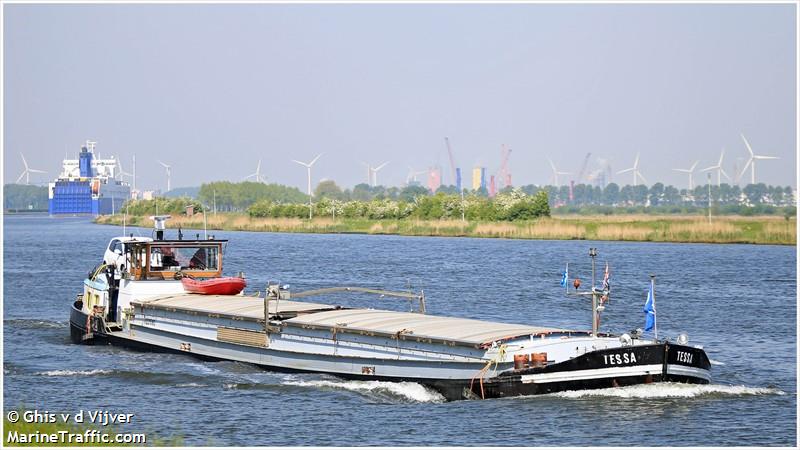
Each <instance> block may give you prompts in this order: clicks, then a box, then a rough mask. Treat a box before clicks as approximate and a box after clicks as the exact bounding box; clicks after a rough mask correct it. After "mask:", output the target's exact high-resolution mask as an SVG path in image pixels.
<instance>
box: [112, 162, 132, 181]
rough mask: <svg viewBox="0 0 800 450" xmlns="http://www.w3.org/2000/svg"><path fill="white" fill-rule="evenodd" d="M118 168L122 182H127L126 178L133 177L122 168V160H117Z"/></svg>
mask: <svg viewBox="0 0 800 450" xmlns="http://www.w3.org/2000/svg"><path fill="white" fill-rule="evenodd" d="M115 159H116V158H115ZM117 167H119V178H120V180H122V181H125V177H133V174H130V173H128V172H125V169H123V168H122V160H121V159H117Z"/></svg>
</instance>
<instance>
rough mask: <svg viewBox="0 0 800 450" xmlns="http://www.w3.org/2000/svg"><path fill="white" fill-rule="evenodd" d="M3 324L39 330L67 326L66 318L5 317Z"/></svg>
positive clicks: (10, 326)
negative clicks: (57, 319)
mask: <svg viewBox="0 0 800 450" xmlns="http://www.w3.org/2000/svg"><path fill="white" fill-rule="evenodd" d="M3 324H4V325H5V326H6V327H9V328H20V329H28V330H40V329H43V328H67V327H68V326H69V322H67V321H66V320H59V321H56V320H41V319H5V320H3Z"/></svg>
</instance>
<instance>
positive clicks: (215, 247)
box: [125, 240, 227, 280]
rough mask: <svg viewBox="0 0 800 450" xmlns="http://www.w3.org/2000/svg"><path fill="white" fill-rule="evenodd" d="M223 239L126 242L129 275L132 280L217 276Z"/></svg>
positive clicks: (220, 270) (220, 272)
mask: <svg viewBox="0 0 800 450" xmlns="http://www.w3.org/2000/svg"><path fill="white" fill-rule="evenodd" d="M225 243H227V241H226V240H201V241H184V240H178V241H172V240H156V241H150V242H128V243H126V245H125V252H126V259H127V260H128V261H129V269H128V276H129V277H130V278H131V279H133V280H174V279H180V278H181V277H182V276H184V275H188V276H191V277H194V278H217V277H220V276H221V275H222V253H223V246H224V244H225Z"/></svg>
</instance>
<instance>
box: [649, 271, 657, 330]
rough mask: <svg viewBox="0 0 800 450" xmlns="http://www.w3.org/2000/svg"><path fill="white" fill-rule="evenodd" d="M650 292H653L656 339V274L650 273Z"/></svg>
mask: <svg viewBox="0 0 800 450" xmlns="http://www.w3.org/2000/svg"><path fill="white" fill-rule="evenodd" d="M650 292H652V293H653V333H654V334H655V337H656V341H657V340H658V309H656V276H655V275H650Z"/></svg>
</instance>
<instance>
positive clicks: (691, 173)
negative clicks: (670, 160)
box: [672, 161, 700, 191]
mask: <svg viewBox="0 0 800 450" xmlns="http://www.w3.org/2000/svg"><path fill="white" fill-rule="evenodd" d="M698 163H700V161H695V162H694V164H692V167H690V168H688V169H672V170H674V171H675V172H683V173H688V174H689V190H690V191H691V190H692V189H694V169H695V168H697V164H698Z"/></svg>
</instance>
